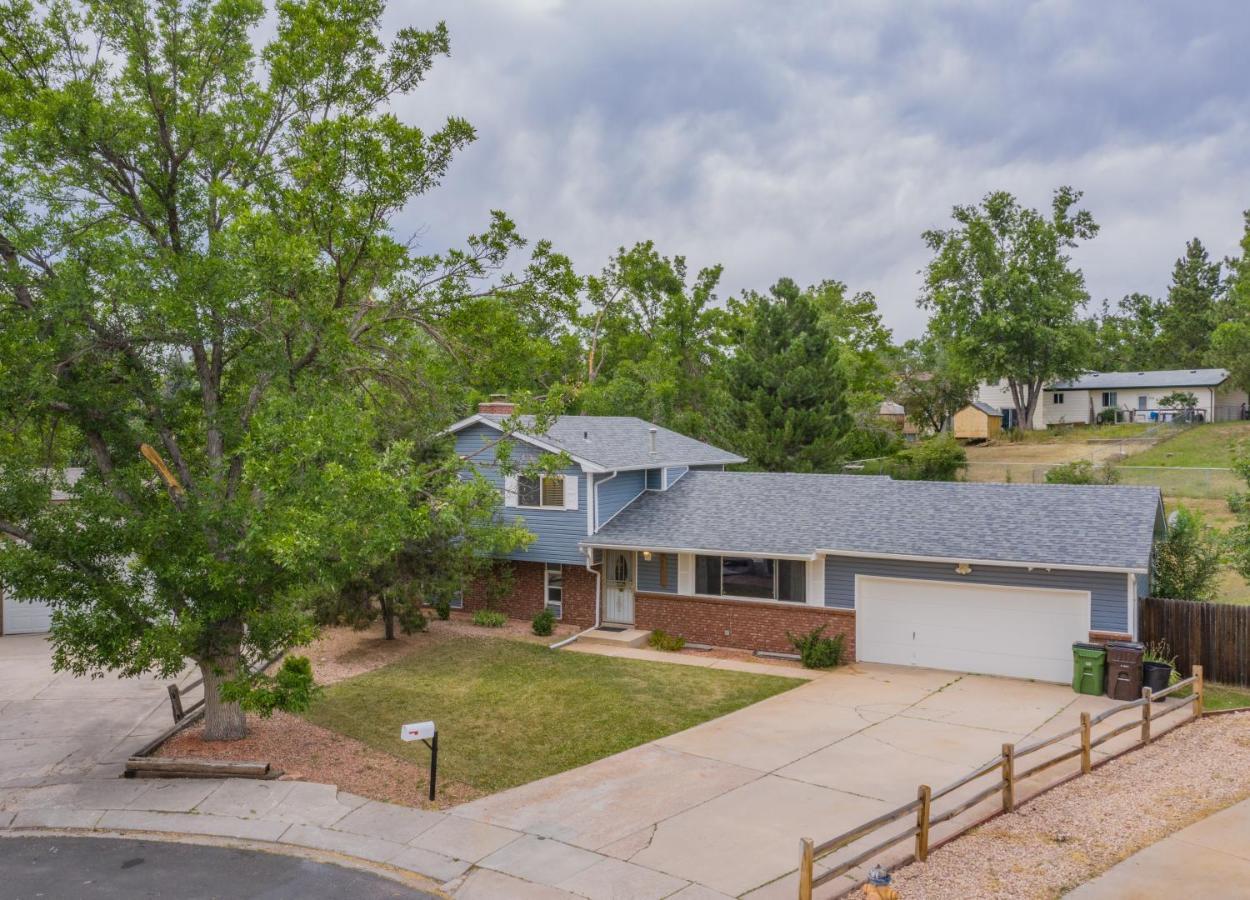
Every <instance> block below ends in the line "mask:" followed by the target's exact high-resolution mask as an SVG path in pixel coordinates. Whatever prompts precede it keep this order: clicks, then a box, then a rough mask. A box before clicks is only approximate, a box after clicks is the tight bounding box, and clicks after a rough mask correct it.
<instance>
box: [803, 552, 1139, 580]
mask: <svg viewBox="0 0 1250 900" xmlns="http://www.w3.org/2000/svg"><path fill="white" fill-rule="evenodd" d="M816 553H818V554H824V555H826V556H851V557H862V558H864V559H896V560H899V561H901V562H936V563H955V564H958V563H967V564H968V565H970V566H1005V567H1007V568H1012V569H1062V570H1064V571H1070V572H1112V573H1118V574H1123V573H1129V574H1133V575H1144V574H1147V572H1148V571H1149V570H1148V569H1141V568H1134V567H1132V566H1080V565H1069V564H1067V563H1046V562H1021V561H1019V560H1008V559H975V558H971V557H966V556H918V555H914V554H908V553H872V552H870V551H867V550H826V549H823V548H818V549H817V550H816Z"/></svg>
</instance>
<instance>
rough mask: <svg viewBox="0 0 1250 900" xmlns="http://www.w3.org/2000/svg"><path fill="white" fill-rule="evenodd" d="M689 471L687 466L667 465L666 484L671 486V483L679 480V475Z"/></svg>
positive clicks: (673, 483)
mask: <svg viewBox="0 0 1250 900" xmlns="http://www.w3.org/2000/svg"><path fill="white" fill-rule="evenodd" d="M722 468H723V467H722ZM689 471H690V467H689V466H669V467H668V486H669V487H672V486H673V485H675V484H676V483H677V482H678V481H679V480H681V476H683V475H685V474H686V473H687V472H689Z"/></svg>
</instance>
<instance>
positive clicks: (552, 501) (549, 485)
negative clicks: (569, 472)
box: [516, 475, 564, 509]
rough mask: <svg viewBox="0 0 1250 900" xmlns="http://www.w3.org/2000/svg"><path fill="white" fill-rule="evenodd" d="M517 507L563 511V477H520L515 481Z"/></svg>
mask: <svg viewBox="0 0 1250 900" xmlns="http://www.w3.org/2000/svg"><path fill="white" fill-rule="evenodd" d="M516 493H517V505H518V506H532V507H534V508H536V509H564V477H563V476H561V475H520V476H518V477H517V480H516Z"/></svg>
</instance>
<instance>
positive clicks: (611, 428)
mask: <svg viewBox="0 0 1250 900" xmlns="http://www.w3.org/2000/svg"><path fill="white" fill-rule="evenodd" d="M480 418H482V419H485V420H487V421H489V422H493V423H494V424H495V425H501V424H502V423H503V422H504V421H505V420H506V419H507V416H499V415H482V416H480ZM521 420H522V422H527V421H528V422H533V419H532V417H529V416H523V417H522V419H521ZM652 428H654V429H655V449H656V452H655V454H654V455H652V453H651V435H650V430H651V429H652ZM518 434H521V435H524V434H525V433H524V432H523V431H522V432H518ZM535 437H536V438H537V439H538V440H541V441H543V442H545V443H547V444H551V445H552V446H554V447H557V448H559V449H561V450H564V451H566V452H568V453H569V455H571V456H574V457H578V458H581V459H585V460H588V461H590V462H592V463H594V464H596V465H599V466H602V467H603V468H605V469H609V470H610V469H644V468H658V467H660V466H700V465H731V464H733V463H740V462H745V460H744V459H743V458H742V457H741V456H737V455H736V454H733V453H730V452H729V451H728V450H722V449H720V448H719V447H713V446H712V445H711V444H705V443H703V441H697V440H695V439H694V438H692V437H686V435H684V434H678V433H677V432H676V431H670V430H669V429H667V428H661V427H660V426H658V425H652V424H651V423H650V422H647V421H644V420H643V419H639V418H635V417H634V416H558V417H556V419H555V421H554V422H553V423H552V424H551V428H550V429H548V431H547V433H546V434H541V435H535Z"/></svg>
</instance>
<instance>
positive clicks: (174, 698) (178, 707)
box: [168, 684, 185, 724]
mask: <svg viewBox="0 0 1250 900" xmlns="http://www.w3.org/2000/svg"><path fill="white" fill-rule="evenodd" d="M168 690H169V705H170V708H171V709H173V713H174V724H177V723H178V722H181V721H182V719H183V716H184V715H185V713H183V711H182V691H180V690H179V689H178V685H176V684H171V685H169V687H168Z"/></svg>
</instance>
